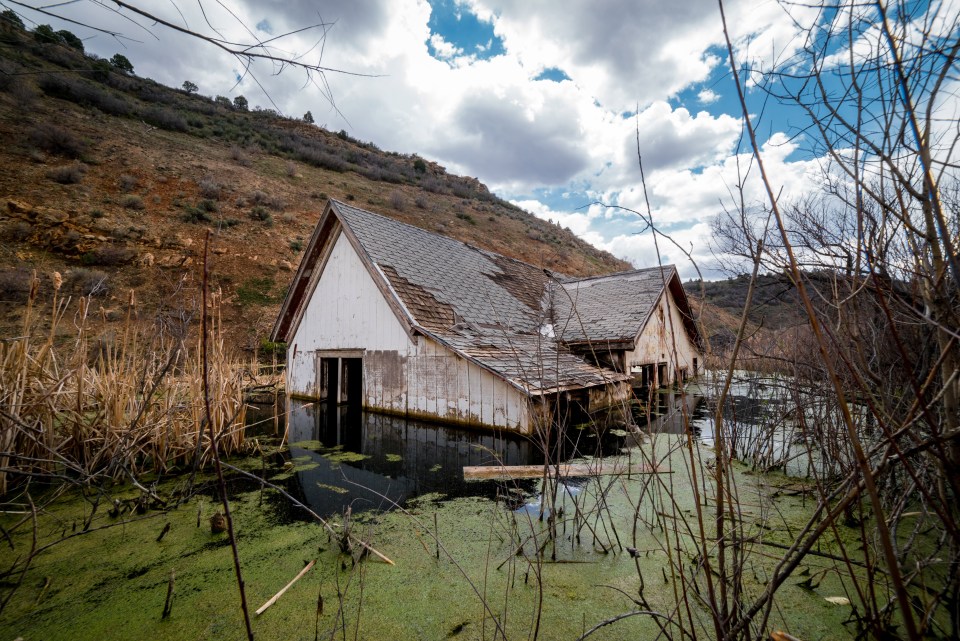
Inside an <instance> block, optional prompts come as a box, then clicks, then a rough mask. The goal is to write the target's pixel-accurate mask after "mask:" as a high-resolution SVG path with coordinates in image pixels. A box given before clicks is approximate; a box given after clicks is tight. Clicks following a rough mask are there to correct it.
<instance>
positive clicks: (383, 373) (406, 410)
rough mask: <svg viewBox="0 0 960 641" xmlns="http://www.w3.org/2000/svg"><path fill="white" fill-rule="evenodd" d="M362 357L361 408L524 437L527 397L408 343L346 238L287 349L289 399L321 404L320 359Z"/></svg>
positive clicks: (462, 362)
mask: <svg viewBox="0 0 960 641" xmlns="http://www.w3.org/2000/svg"><path fill="white" fill-rule="evenodd" d="M342 350H349V351H350V352H356V353H358V354H359V353H362V354H363V373H364V376H363V393H364V405H366V406H367V407H370V408H374V409H383V410H388V411H391V412H398V413H403V414H411V415H415V416H428V417H434V418H438V419H445V420H450V421H458V422H467V423H472V424H477V425H487V426H495V427H503V428H509V429H514V430H519V431H527V430H528V428H529V424H528V420H527V419H528V416H529V413H528V412H527V409H526V405H527V403H528V400H527V397H526V395H525V394H522V393H521V392H520V391H519V390H517V389H516V388H515V387H513V386H511V385H509V384H508V383H506V382H505V381H503V380H502V379H500V378H499V377H497V376H495V375H494V374H492V373H491V372H489V371H488V370H486V369H483V368H482V367H480V366H478V365H476V364H474V363H471V362H469V361H467V360H466V359H464V358H462V357H460V356H458V355H457V354H455V353H454V352H452V351H451V350H449V349H447V348H446V347H444V346H442V345H440V344H438V343H436V342H434V341H433V340H430V339H429V338H426V337H419V338H418V340H417V341H416V342H414V341H413V340H411V339H410V337H409V336H408V335H407V333H406V332H405V331H404V327H403V325H402V324H401V322H400V320H399V319H398V318H397V316H396V314H395V312H394V311H393V309H391V307H390V306H389V305H388V304H387V301H386V299H385V298H384V295H383V293H382V292H381V290H380V289H379V288H378V287H377V285H376V283H375V282H374V280H373V277H372V276H371V275H370V273H369V272H368V271H367V269H366V267H365V266H364V264H363V262H362V261H361V260H360V257H359V256H358V255H357V253H356V251H355V250H354V248H353V246H352V245H351V244H350V242H349V240H348V239H347V237H346V236H344V235H343V234H342V233H341V234H339V235H338V237H337V239H336V241H335V242H334V245H333V249H332V250H331V252H330V256H329V258H328V260H327V262H326V264H325V266H324V267H323V272H322V273H321V274H320V277H319V279H318V280H317V284H316V287H315V288H314V290H313V292H312V293H311V294H310V298H309V300H308V301H307V304H306V308H305V310H304V312H303V315H302V317H301V320H300V323H299V324H298V326H297V329H296V332H295V334H294V336H293V338H292V340H291V341H290V350H289V363H288V368H289V369H288V373H287V376H288V382H287V384H288V391H289V392H290V393H292V394H299V395H304V396H312V397H317V396H318V395H319V390H317V389H316V385H317V371H316V367H317V355H318V354H319V355H321V356H323V355H330V356H332V355H334V354H336V353H337V352H339V351H342Z"/></svg>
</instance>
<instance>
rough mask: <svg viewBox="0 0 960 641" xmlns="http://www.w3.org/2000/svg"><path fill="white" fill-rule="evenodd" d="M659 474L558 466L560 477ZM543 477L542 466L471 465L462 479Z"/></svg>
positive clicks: (617, 466)
mask: <svg viewBox="0 0 960 641" xmlns="http://www.w3.org/2000/svg"><path fill="white" fill-rule="evenodd" d="M556 472H557V466H555V465H550V466H548V469H547V473H548V474H549V475H550V476H553V475H554V474H556ZM657 473H661V472H658V470H656V469H654V468H652V467H651V466H649V465H646V464H638V463H634V464H633V465H628V464H626V463H618V462H613V461H597V462H596V463H564V464H562V465H560V476H561V477H568V476H612V475H614V474H657ZM542 476H543V465H473V466H464V468H463V478H464V480H466V481H480V480H486V479H537V478H541V477H542Z"/></svg>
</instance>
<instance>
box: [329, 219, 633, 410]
mask: <svg viewBox="0 0 960 641" xmlns="http://www.w3.org/2000/svg"><path fill="white" fill-rule="evenodd" d="M333 205H334V207H335V208H336V211H337V212H338V214H339V217H340V220H341V221H342V222H343V224H344V226H345V227H346V228H347V230H348V232H349V233H352V234H353V236H354V237H355V238H356V240H357V242H358V243H359V245H360V247H361V248H362V250H363V251H364V252H366V255H367V258H368V259H369V260H370V262H371V263H373V264H374V265H376V266H377V267H378V268H379V269H380V271H381V272H382V273H383V274H384V276H385V277H386V279H387V280H388V281H389V282H390V285H391V287H392V288H393V291H394V292H396V294H397V296H398V297H399V298H400V300H401V302H402V303H403V305H404V307H405V308H406V310H407V311H408V312H409V313H410V315H411V316H412V317H413V321H414V323H415V324H416V325H417V326H419V327H420V328H421V330H425V332H426V333H427V334H429V335H430V336H432V337H433V338H434V339H435V340H437V341H438V342H440V343H443V344H445V345H447V346H448V347H449V348H451V349H453V350H454V351H456V352H457V353H459V354H461V355H462V356H465V357H467V358H470V359H472V360H474V361H476V362H477V363H479V364H480V365H482V366H483V367H486V368H487V369H489V370H491V371H493V372H496V373H497V374H499V375H500V376H502V377H503V378H504V379H506V380H508V381H510V382H512V383H513V384H514V385H516V386H518V387H520V388H522V389H524V390H527V391H531V392H537V391H548V390H554V389H565V388H571V387H592V386H594V385H601V384H603V383H605V382H609V381H611V380H623V379H624V377H623V376H621V375H619V374H616V373H615V372H611V371H607V370H603V369H601V368H599V367H596V366H594V365H590V364H589V363H587V362H585V361H584V360H583V359H582V358H580V357H578V356H576V355H574V354H572V353H571V352H570V351H569V350H567V349H566V348H564V347H563V346H562V345H560V344H558V343H557V342H556V341H555V340H553V339H552V338H546V337H544V336H542V335H541V334H540V333H539V330H540V327H541V325H542V324H543V318H544V316H543V308H542V301H543V299H544V292H545V291H546V289H547V285H548V283H550V282H551V276H550V275H548V274H547V273H546V272H544V271H543V270H542V269H539V268H537V267H535V266H533V265H529V264H527V263H524V262H522V261H518V260H514V259H511V258H507V257H506V256H501V255H499V254H495V253H493V252H488V251H484V250H482V249H479V248H477V247H473V246H472V245H468V244H466V243H462V242H460V241H458V240H454V239H452V238H448V237H446V236H441V235H438V234H434V233H431V232H428V231H426V230H423V229H420V228H418V227H412V226H410V225H406V224H404V223H401V222H399V221H396V220H393V219H391V218H386V217H384V216H380V215H377V214H373V213H371V212H368V211H364V210H363V209H358V208H356V207H352V206H350V205H346V204H344V203H341V202H337V201H333Z"/></svg>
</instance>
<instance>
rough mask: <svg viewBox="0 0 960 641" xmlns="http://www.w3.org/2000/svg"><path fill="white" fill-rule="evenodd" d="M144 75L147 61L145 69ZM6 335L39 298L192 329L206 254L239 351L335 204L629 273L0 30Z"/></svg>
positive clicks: (429, 188) (495, 204)
mask: <svg viewBox="0 0 960 641" xmlns="http://www.w3.org/2000/svg"><path fill="white" fill-rule="evenodd" d="M133 62H134V64H135V63H136V61H133ZM0 139H2V140H3V144H2V145H0V167H2V168H3V169H2V172H0V235H2V240H3V242H2V246H0V331H2V332H3V333H4V334H6V335H12V334H11V333H12V332H16V331H17V330H16V327H17V326H18V323H19V322H20V316H21V314H22V308H23V303H24V301H25V300H26V298H27V295H28V293H29V287H30V281H31V278H32V274H33V273H34V272H36V273H37V274H38V275H39V277H40V279H41V298H44V297H46V298H47V299H49V298H50V296H51V295H52V290H53V287H52V278H53V276H52V274H53V273H54V272H58V273H60V274H61V275H62V277H63V289H62V290H61V293H62V294H69V295H71V296H74V297H78V296H80V295H91V294H92V295H93V296H94V300H95V304H94V305H93V306H92V308H91V312H92V314H91V315H93V316H97V317H98V318H100V320H101V322H102V323H105V324H109V323H111V322H114V321H117V320H119V319H121V318H124V317H125V316H126V313H127V307H128V303H129V301H130V300H131V296H132V297H133V300H135V302H136V305H137V308H136V309H137V313H138V314H139V315H140V317H141V318H142V319H144V320H154V319H161V320H162V319H171V318H172V319H180V320H181V321H182V320H183V319H192V320H193V321H195V317H196V315H197V314H196V310H197V309H198V305H197V299H198V297H199V282H200V275H201V268H200V266H201V264H202V260H203V243H204V238H205V236H206V234H207V232H208V231H209V232H210V250H209V253H208V256H209V258H208V260H209V266H210V274H211V285H212V287H213V288H214V289H215V290H220V291H222V294H223V303H224V304H223V306H222V310H221V313H222V319H223V325H224V327H225V329H226V334H227V336H228V339H229V342H230V343H231V344H232V345H234V346H236V347H240V348H244V349H252V348H255V347H257V346H258V345H260V343H261V341H262V340H263V339H264V338H265V337H266V336H267V335H268V333H269V330H270V327H271V325H272V323H273V320H274V318H275V314H276V312H277V309H278V307H279V304H280V301H281V300H282V298H283V296H284V294H285V291H286V288H287V286H288V283H289V281H290V279H291V277H292V272H293V270H294V269H295V268H296V265H297V263H298V261H299V260H300V252H301V249H302V248H303V246H304V245H305V243H306V240H307V239H308V238H309V235H310V233H311V231H312V229H313V227H314V225H315V223H316V222H317V219H318V218H319V216H320V213H321V211H322V208H323V206H324V203H325V201H326V199H327V198H328V197H331V198H337V199H340V200H343V201H346V202H350V203H353V204H355V205H357V206H359V207H363V208H367V209H370V210H372V211H376V212H379V213H382V214H386V215H389V216H393V217H395V218H397V219H399V220H403V221H404V222H408V223H411V224H414V225H418V226H420V227H423V228H426V229H429V230H432V231H436V232H440V233H444V234H447V235H450V236H453V237H455V238H458V239H460V240H463V241H465V242H469V243H472V244H475V245H477V246H480V247H483V248H486V249H490V250H493V251H496V252H500V253H503V254H506V255H508V256H513V257H516V258H521V259H523V260H526V261H528V262H532V263H535V264H539V265H542V266H543V267H545V268H548V269H551V270H555V271H558V272H563V273H569V274H573V275H589V274H597V273H604V272H610V271H616V270H620V269H625V268H629V265H627V264H626V263H624V262H623V261H619V260H617V259H615V258H613V257H612V256H610V255H609V254H607V253H604V252H601V251H599V250H597V249H595V248H593V247H591V246H590V245H588V244H586V243H584V242H583V241H581V240H580V239H578V238H576V237H575V236H574V235H573V234H572V233H570V232H569V231H568V230H565V229H561V228H559V227H557V226H556V225H552V224H550V223H549V222H545V221H542V220H539V219H537V218H535V217H534V216H532V215H530V214H528V213H526V212H524V211H522V210H520V209H518V208H517V207H514V206H512V205H510V204H509V203H506V202H504V201H501V200H499V199H498V198H496V197H495V196H493V195H492V194H490V193H489V192H488V191H487V189H486V187H484V186H483V185H482V184H480V183H479V182H478V181H477V180H475V179H472V178H464V177H458V176H453V175H450V174H448V173H446V172H445V170H444V168H443V167H440V166H439V165H436V164H434V163H430V162H427V161H425V160H423V159H420V158H419V157H417V156H415V155H401V154H396V153H389V152H383V151H381V150H379V149H378V148H377V147H376V146H375V145H373V144H371V143H363V142H360V141H357V140H354V139H352V138H351V137H350V136H348V135H347V134H346V133H345V132H339V133H334V132H329V131H326V130H323V129H321V128H319V127H315V126H313V125H310V124H307V123H304V122H302V121H297V120H291V119H286V118H283V117H280V116H278V115H277V114H275V113H274V112H272V111H245V110H242V109H238V108H236V107H235V106H234V105H233V104H231V103H230V101H228V100H227V99H226V98H221V97H217V98H216V99H210V98H206V97H203V96H198V95H195V94H188V93H186V92H184V91H181V90H174V89H170V88H167V87H164V86H161V85H158V84H157V83H155V82H153V81H151V80H147V79H142V78H138V77H136V76H133V75H131V74H128V73H124V72H122V71H120V70H118V69H115V68H113V67H112V66H111V65H110V64H109V63H108V62H107V61H105V60H98V59H95V58H91V57H89V56H85V55H83V54H82V53H81V52H79V51H76V50H75V49H72V48H71V47H70V46H68V45H67V44H64V43H63V42H40V41H38V40H37V39H36V38H35V37H34V34H31V33H29V32H25V31H23V30H21V29H18V28H17V27H15V26H10V25H8V24H4V25H0Z"/></svg>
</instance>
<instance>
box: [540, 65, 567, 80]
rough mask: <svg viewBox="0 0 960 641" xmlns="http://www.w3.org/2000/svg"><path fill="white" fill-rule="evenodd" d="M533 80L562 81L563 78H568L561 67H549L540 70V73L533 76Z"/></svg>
mask: <svg viewBox="0 0 960 641" xmlns="http://www.w3.org/2000/svg"><path fill="white" fill-rule="evenodd" d="M534 80H551V81H553V82H563V81H564V80H570V76H568V75H567V74H566V73H565V72H564V71H563V69H559V68H557V67H549V68H547V69H544V70H543V71H541V72H540V74H539V75H538V76H537V77H536V78H534Z"/></svg>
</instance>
